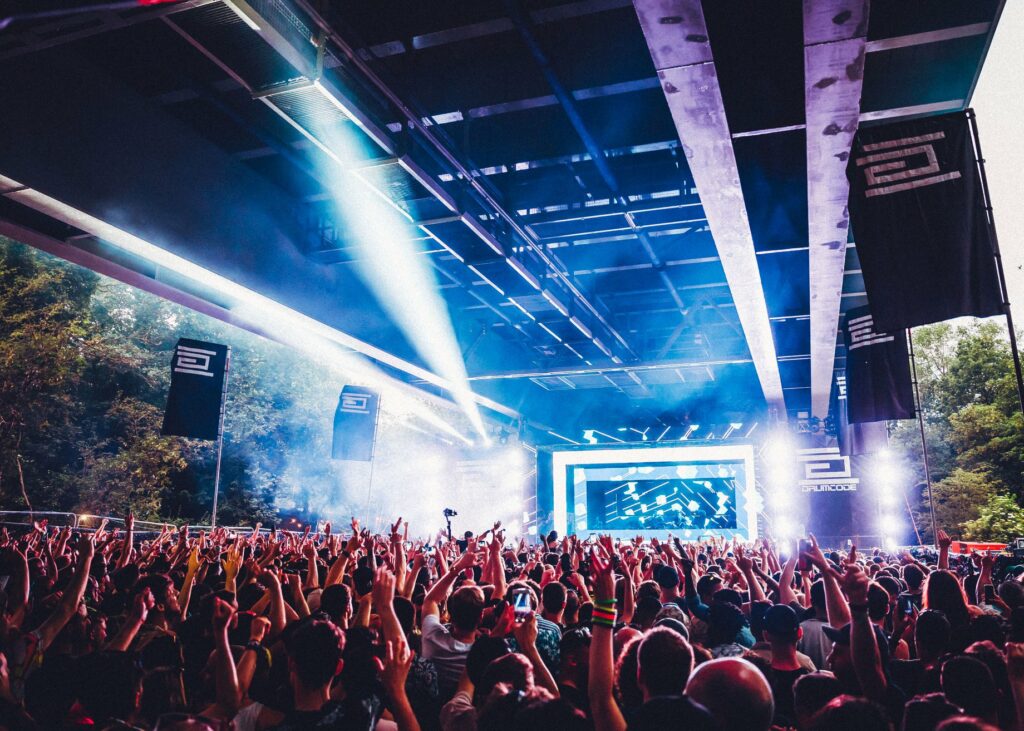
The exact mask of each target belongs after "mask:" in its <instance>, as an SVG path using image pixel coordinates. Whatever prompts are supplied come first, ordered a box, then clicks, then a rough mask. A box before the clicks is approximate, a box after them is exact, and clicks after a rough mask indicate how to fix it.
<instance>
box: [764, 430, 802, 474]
mask: <svg viewBox="0 0 1024 731" xmlns="http://www.w3.org/2000/svg"><path fill="white" fill-rule="evenodd" d="M795 456H796V448H795V446H794V444H793V438H792V437H791V436H790V435H789V432H785V431H778V432H776V433H775V434H773V435H772V437H771V438H770V439H769V440H768V443H767V444H766V445H765V448H764V460H765V462H767V463H768V464H769V465H771V466H785V465H787V464H792V463H793V461H794V457H795Z"/></svg>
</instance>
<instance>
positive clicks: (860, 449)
mask: <svg viewBox="0 0 1024 731" xmlns="http://www.w3.org/2000/svg"><path fill="white" fill-rule="evenodd" d="M832 397H833V401H832V419H833V421H834V423H835V430H836V444H837V445H838V446H839V454H840V455H842V456H843V457H854V456H856V455H859V454H871V453H872V452H878V451H881V450H883V449H885V448H886V447H888V446H889V433H888V432H887V431H886V428H885V422H884V421H865V422H864V423H862V424H851V423H850V418H849V414H848V413H847V403H848V399H847V393H846V371H843V370H838V371H836V382H835V388H834V389H833V391H832Z"/></svg>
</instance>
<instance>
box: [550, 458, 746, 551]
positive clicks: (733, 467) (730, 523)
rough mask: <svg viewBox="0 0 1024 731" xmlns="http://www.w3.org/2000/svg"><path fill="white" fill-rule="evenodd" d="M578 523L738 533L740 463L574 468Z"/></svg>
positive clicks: (595, 526)
mask: <svg viewBox="0 0 1024 731" xmlns="http://www.w3.org/2000/svg"><path fill="white" fill-rule="evenodd" d="M570 471H571V473H572V474H571V475H570V478H571V480H570V484H572V485H573V492H574V497H575V513H576V514H575V516H574V518H575V523H576V525H577V526H578V527H580V528H582V527H584V525H585V527H586V529H587V530H591V531H601V530H625V531H632V530H635V531H645V530H669V531H678V532H680V533H683V534H686V533H690V532H703V531H716V532H717V531H723V530H735V529H737V528H739V527H741V526H739V525H738V522H737V508H738V505H737V500H738V496H739V494H740V492H741V491H742V488H743V485H744V480H745V474H744V473H745V465H744V463H743V462H742V461H735V462H733V461H728V462H721V461H715V462H687V463H685V464H679V463H672V464H639V465H638V464H636V463H633V464H626V465H607V464H602V465H576V466H573V467H571V468H570Z"/></svg>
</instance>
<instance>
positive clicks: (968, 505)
mask: <svg viewBox="0 0 1024 731" xmlns="http://www.w3.org/2000/svg"><path fill="white" fill-rule="evenodd" d="M914 346H915V351H916V352H915V355H916V363H917V375H918V379H919V383H920V390H921V402H922V406H923V414H924V421H925V440H926V443H927V448H928V457H929V462H930V467H931V478H932V482H933V485H932V488H933V494H934V497H935V503H936V506H935V512H936V519H937V522H938V525H939V527H940V528H945V529H946V530H947V531H949V532H950V533H953V534H956V535H962V536H964V537H969V538H972V539H976V540H1003V539H1005V538H1006V537H1008V536H1009V537H1016V536H1017V535H1024V523H1021V522H1019V521H1018V514H1017V513H1016V512H1015V510H1020V508H1019V507H1018V506H1019V504H1020V502H1021V501H1022V500H1024V418H1022V416H1021V411H1020V402H1019V400H1018V397H1017V390H1016V380H1015V377H1014V372H1013V358H1012V354H1011V352H1010V347H1009V341H1008V339H1007V337H1006V331H1005V328H1004V327H1003V324H1002V321H1001V320H985V321H969V322H968V323H967V324H959V325H953V324H950V323H942V324H938V325H930V326H927V327H921V328H917V329H916V330H915V331H914ZM892 443H893V444H894V445H895V446H896V447H897V448H898V449H900V450H901V451H903V452H904V454H905V459H906V462H907V464H911V465H914V466H915V467H916V470H917V474H916V489H915V491H914V495H915V497H916V500H915V504H914V505H912V513H913V515H914V518H915V520H916V522H917V524H918V527H919V529H920V530H921V533H922V536H923V537H924V539H925V540H931V517H930V514H929V507H928V503H927V491H926V489H925V479H924V471H923V468H922V465H923V458H922V457H923V455H922V449H921V437H920V433H919V431H918V425H917V423H916V422H913V421H905V422H897V424H896V426H895V429H894V431H893V434H892ZM999 511H1003V512H1005V513H1006V518H1005V520H1004V519H1003V518H1001V517H1000V515H999ZM1014 526H1017V527H1016V528H1014ZM1014 530H1016V531H1017V532H1016V533H1015V534H1014V535H1010V534H1011V533H1013V532H1014Z"/></svg>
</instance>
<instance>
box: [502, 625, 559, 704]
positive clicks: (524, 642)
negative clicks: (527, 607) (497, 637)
mask: <svg viewBox="0 0 1024 731" xmlns="http://www.w3.org/2000/svg"><path fill="white" fill-rule="evenodd" d="M512 633H513V635H514V636H515V638H516V644H517V645H518V646H519V651H520V652H521V653H523V654H524V655H526V658H527V659H528V660H529V661H530V664H531V665H532V666H533V676H534V678H535V679H536V681H537V685H540V686H543V687H544V688H547V689H548V690H549V691H551V693H552V695H556V696H557V695H558V683H556V682H555V679H554V677H553V676H552V675H551V671H550V670H548V666H547V665H545V664H544V660H543V658H541V656H540V651H538V650H537V615H536V614H533V613H531V614H530V616H529V617H528V618H527V619H526V620H525V621H524V622H522V623H520V624H517V625H516V626H515V627H514V628H513V630H512Z"/></svg>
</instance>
